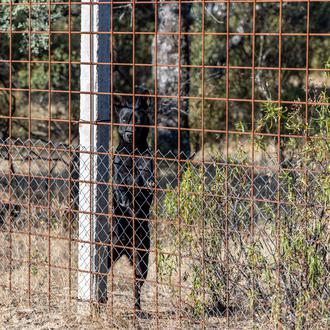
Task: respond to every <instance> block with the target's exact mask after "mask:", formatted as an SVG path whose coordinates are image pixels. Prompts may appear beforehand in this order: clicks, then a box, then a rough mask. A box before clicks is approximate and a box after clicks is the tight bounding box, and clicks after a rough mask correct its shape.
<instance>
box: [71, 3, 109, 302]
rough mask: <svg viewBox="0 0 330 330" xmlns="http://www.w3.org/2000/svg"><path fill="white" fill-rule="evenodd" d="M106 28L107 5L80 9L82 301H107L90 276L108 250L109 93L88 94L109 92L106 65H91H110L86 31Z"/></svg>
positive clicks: (100, 282)
mask: <svg viewBox="0 0 330 330" xmlns="http://www.w3.org/2000/svg"><path fill="white" fill-rule="evenodd" d="M93 1H95V0H92V2H93ZM91 23H92V24H91ZM110 26H111V25H110V4H95V5H93V4H83V5H82V6H81V32H82V35H81V62H82V63H91V64H82V65H81V75H80V90H81V92H82V93H81V95H80V121H81V124H80V127H79V136H80V146H81V152H80V185H79V187H80V190H79V211H80V212H79V240H80V241H82V242H80V243H79V248H78V269H79V272H78V299H79V300H81V301H89V300H94V299H97V300H105V299H106V297H107V276H106V275H93V274H92V273H91V272H94V274H95V272H97V273H103V274H107V272H108V266H107V265H108V261H107V258H108V250H109V249H108V247H107V246H104V245H103V243H106V244H108V243H109V219H108V216H107V214H108V213H109V206H108V205H109V203H108V202H109V200H108V198H109V186H108V183H109V171H110V164H109V141H110V126H109V124H110V95H98V94H93V93H95V92H106V93H110V65H109V64H93V63H102V62H103V63H109V62H110V34H105V35H103V34H102V35H97V34H90V32H98V31H102V32H110ZM86 32H87V33H86ZM84 33H86V34H84ZM89 93H91V94H89ZM102 123H103V125H102ZM104 124H105V125H104ZM98 152H103V153H104V152H105V153H106V154H105V155H100V154H98ZM93 182H94V183H93ZM95 182H96V183H95ZM95 213H96V214H95ZM100 213H102V214H100ZM92 242H96V244H92ZM98 243H99V244H98Z"/></svg>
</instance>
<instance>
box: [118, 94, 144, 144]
mask: <svg viewBox="0 0 330 330" xmlns="http://www.w3.org/2000/svg"><path fill="white" fill-rule="evenodd" d="M149 106H150V104H149V98H148V97H139V96H137V97H136V98H135V104H134V108H133V104H132V103H126V104H125V105H124V106H123V107H122V108H121V110H120V112H119V123H120V126H119V129H118V132H119V135H120V137H121V139H122V140H123V141H124V142H125V143H132V142H133V136H134V138H135V144H136V145H137V146H138V145H139V144H144V143H146V141H147V138H148V133H149V127H146V126H148V125H150V120H149V115H148V110H149Z"/></svg>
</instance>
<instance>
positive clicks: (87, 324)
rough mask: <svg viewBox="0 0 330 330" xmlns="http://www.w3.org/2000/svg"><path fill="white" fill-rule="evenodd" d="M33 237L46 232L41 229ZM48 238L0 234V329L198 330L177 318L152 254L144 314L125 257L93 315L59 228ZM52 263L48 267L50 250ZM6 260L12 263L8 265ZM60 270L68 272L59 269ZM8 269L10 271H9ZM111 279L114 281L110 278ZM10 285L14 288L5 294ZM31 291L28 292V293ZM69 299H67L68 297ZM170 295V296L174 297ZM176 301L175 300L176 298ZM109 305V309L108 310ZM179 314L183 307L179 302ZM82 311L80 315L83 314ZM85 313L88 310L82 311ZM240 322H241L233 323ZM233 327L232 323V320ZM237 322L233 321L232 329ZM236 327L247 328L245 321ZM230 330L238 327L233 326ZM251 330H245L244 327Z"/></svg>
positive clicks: (215, 323) (215, 321)
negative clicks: (82, 299)
mask: <svg viewBox="0 0 330 330" xmlns="http://www.w3.org/2000/svg"><path fill="white" fill-rule="evenodd" d="M35 234H38V235H40V234H46V232H45V231H44V230H43V229H42V228H39V229H38V230H35ZM51 234H52V236H54V237H58V238H52V239H51V240H48V238H47V237H45V238H44V237H39V236H35V235H31V247H30V256H31V266H30V267H29V265H28V259H29V244H28V242H29V235H28V234H23V233H22V234H19V233H15V234H12V235H11V237H10V235H9V233H8V232H7V233H6V232H0V258H1V259H0V260H1V263H0V285H1V287H0V325H1V327H0V328H3V329H102V328H105V327H106V328H107V329H133V328H134V329H155V328H159V329H179V328H192V329H199V328H200V327H201V320H193V319H191V318H189V315H188V314H187V316H186V317H187V320H186V319H185V315H184V314H181V320H180V318H179V314H178V313H176V311H178V310H179V303H180V302H179V299H178V294H175V295H173V291H171V287H170V286H168V285H165V284H160V283H158V284H157V285H156V283H155V282H154V281H155V280H156V264H155V256H154V255H151V260H150V267H149V275H148V281H147V283H146V284H145V285H144V287H143V292H142V305H143V310H144V315H142V316H140V317H137V318H136V317H135V316H134V312H133V309H132V308H133V284H134V280H133V270H132V267H131V266H130V264H129V262H128V260H127V259H125V258H122V259H121V260H120V261H119V262H117V263H116V264H115V267H114V269H113V274H110V275H109V303H108V305H107V306H103V307H101V309H100V310H99V311H98V312H97V311H96V309H95V308H94V307H93V306H91V305H90V304H89V303H84V304H82V303H78V302H77V301H76V299H75V297H76V296H77V290H76V283H77V272H76V271H74V270H71V271H69V268H68V265H69V261H70V253H69V245H68V244H69V243H68V241H67V240H65V239H61V238H60V237H63V234H64V232H63V230H56V231H52V233H51ZM49 247H50V249H51V250H50V257H51V264H52V265H53V266H54V267H49V260H48V255H49V254H48V249H49ZM10 256H11V258H12V260H11V261H10ZM71 264H72V268H73V269H75V268H76V267H77V244H75V243H73V244H72V251H71ZM58 267H64V268H66V269H59V268H58ZM10 270H11V271H10ZM111 276H113V279H114V280H113V281H112V280H111ZM10 282H11V287H12V290H11V291H10V290H9V284H10ZM29 291H30V294H29ZM70 297H71V299H70ZM173 297H174V298H173ZM175 297H176V298H177V299H175ZM111 306H112V307H111ZM181 306H182V311H183V313H184V310H185V307H184V306H185V305H184V302H183V299H182V300H181ZM82 311H83V312H82ZM86 311H87V312H86ZM225 321H226V320H225V318H222V317H218V318H209V319H207V324H206V326H207V328H209V329H218V328H219V327H221V326H223V325H224V323H225ZM236 321H237V322H240V321H239V320H236ZM235 323H236V322H235ZM237 324H239V323H236V326H237ZM244 324H245V325H244V326H243V323H241V325H240V326H239V327H238V328H240V329H242V328H244V327H245V328H246V327H247V323H246V322H244ZM236 326H235V327H233V328H237V327H236ZM248 328H249V327H248Z"/></svg>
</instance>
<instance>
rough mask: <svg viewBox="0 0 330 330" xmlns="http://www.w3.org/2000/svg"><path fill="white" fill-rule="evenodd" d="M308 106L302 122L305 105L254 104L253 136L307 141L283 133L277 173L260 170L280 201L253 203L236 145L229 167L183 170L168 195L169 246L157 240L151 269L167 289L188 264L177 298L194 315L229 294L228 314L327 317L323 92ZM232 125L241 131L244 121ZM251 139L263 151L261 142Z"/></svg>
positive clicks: (327, 114) (294, 321)
mask: <svg viewBox="0 0 330 330" xmlns="http://www.w3.org/2000/svg"><path fill="white" fill-rule="evenodd" d="M311 101H313V104H314V105H313V106H312V107H311V111H310V113H309V119H308V121H306V118H305V117H304V116H305V111H304V110H305V107H304V106H302V105H299V104H298V105H295V106H294V107H291V108H288V107H282V106H278V105H277V104H276V103H273V102H265V103H264V104H263V105H262V107H261V111H262V116H261V117H260V118H259V120H258V121H257V125H256V131H261V132H269V131H270V130H271V129H272V128H274V127H275V128H277V127H278V124H279V123H281V131H282V130H283V131H285V133H286V134H288V135H289V136H290V135H295V134H299V135H303V136H304V135H305V136H306V138H305V139H298V138H294V137H289V138H288V140H287V143H286V144H285V145H282V146H281V149H282V150H281V152H282V159H281V164H279V165H280V169H279V172H277V173H275V172H274V173H265V175H267V176H268V180H276V182H277V183H276V184H275V186H273V187H272V185H270V186H269V189H274V196H277V194H279V195H278V196H279V198H280V201H281V202H280V204H276V202H275V200H274V201H273V202H268V201H267V202H266V201H264V202H262V201H256V200H254V199H252V198H251V182H250V181H251V177H250V172H249V171H246V170H245V168H244V165H248V160H249V159H248V154H247V153H246V152H245V151H244V149H240V145H239V144H235V145H236V149H240V150H239V151H238V152H237V153H236V155H237V158H235V159H233V158H229V159H228V162H229V163H228V165H227V166H224V165H221V163H217V162H215V164H214V165H213V166H212V169H210V167H206V166H202V167H198V166H196V165H192V164H190V165H188V166H187V167H185V170H184V172H183V174H182V177H181V180H180V185H179V189H178V190H177V192H173V191H171V192H168V193H166V195H165V199H164V208H163V213H162V214H161V216H162V217H164V218H165V219H167V221H172V224H171V225H170V226H169V228H168V229H167V230H166V231H165V232H166V238H167V239H166V242H167V244H168V245H166V246H164V243H163V246H162V249H161V250H160V254H159V258H158V267H159V270H160V272H161V274H162V280H164V281H166V282H169V283H173V282H174V281H175V278H176V277H177V276H178V274H177V270H178V268H179V263H180V262H182V260H185V263H186V264H181V269H184V277H183V278H184V281H185V285H187V286H188V287H189V290H188V291H187V292H186V295H185V296H184V298H183V300H184V301H185V303H186V304H187V306H189V308H190V311H191V315H192V316H194V317H197V318H199V317H202V316H203V315H214V313H215V311H216V308H217V306H219V305H220V306H221V305H224V304H225V302H226V297H227V294H229V297H230V298H229V306H228V307H229V308H230V307H233V308H235V305H239V308H240V310H241V309H244V308H246V312H247V313H248V312H249V310H250V311H251V312H252V311H253V312H254V313H259V314H260V315H259V316H260V318H264V317H267V318H268V319H269V320H271V321H272V322H273V324H274V325H276V324H279V323H281V324H282V325H283V326H287V327H288V328H297V329H301V328H308V327H311V326H313V327H314V326H317V327H321V328H322V327H323V326H325V324H327V323H326V322H328V321H329V318H330V315H329V310H330V296H329V290H330V287H329V276H330V263H329V260H330V259H329V246H330V226H329V220H330V213H329V206H330V167H329V161H330V158H329V156H330V149H329V148H330V145H329V143H330V142H329V138H330V135H329V133H330V130H329V118H330V107H329V106H328V105H327V103H329V97H328V94H327V90H326V87H324V89H323V90H321V91H319V93H318V96H317V97H316V98H315V99H314V100H311ZM237 127H238V128H239V129H240V130H241V131H244V130H245V129H246V128H245V126H244V124H242V123H240V124H239V125H238V126H237ZM257 143H258V146H259V147H260V148H262V149H263V150H267V139H266V138H264V139H263V140H262V141H261V140H257ZM235 165H239V166H235ZM210 173H212V174H210ZM210 175H211V179H210ZM255 175H256V174H255ZM255 180H256V179H255ZM254 185H256V183H254ZM264 185H265V183H264ZM278 187H281V188H280V190H278ZM254 189H255V190H256V189H257V188H256V186H255V188H254ZM265 197H266V196H265ZM266 199H267V198H266ZM251 210H253V213H252V214H254V215H253V216H251ZM261 215H262V216H261ZM168 238H169V239H168ZM169 250H170V251H171V253H170V254H166V252H167V253H168V251H169ZM179 254H180V255H181V259H180V258H179ZM169 255H170V256H171V257H168V256H169ZM182 256H184V257H185V258H184V259H183V258H182ZM169 259H170V260H171V261H170V263H169ZM165 260H166V261H165ZM169 264H170V266H169ZM186 269H187V270H186ZM173 294H177V292H174V293H173Z"/></svg>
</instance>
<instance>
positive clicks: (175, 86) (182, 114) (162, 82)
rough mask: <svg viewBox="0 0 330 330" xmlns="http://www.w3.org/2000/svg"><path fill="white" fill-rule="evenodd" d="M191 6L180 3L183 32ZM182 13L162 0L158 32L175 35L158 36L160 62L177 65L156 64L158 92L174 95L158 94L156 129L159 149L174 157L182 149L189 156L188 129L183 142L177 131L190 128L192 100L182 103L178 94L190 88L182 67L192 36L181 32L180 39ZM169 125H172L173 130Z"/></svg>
mask: <svg viewBox="0 0 330 330" xmlns="http://www.w3.org/2000/svg"><path fill="white" fill-rule="evenodd" d="M190 8H191V5H190V4H182V5H181V27H180V31H181V32H188V31H189V25H190ZM179 12H180V11H179V5H173V4H162V2H160V5H159V9H158V32H159V33H161V32H166V33H169V32H173V33H174V34H173V35H161V34H160V35H158V37H157V64H158V65H175V66H170V67H168V66H157V84H158V95H159V96H173V98H162V97H159V98H158V101H157V102H158V114H157V124H158V127H159V128H158V132H157V149H158V150H159V151H160V153H161V154H163V155H169V153H171V154H172V155H173V156H175V157H176V156H177V155H178V151H180V154H181V158H189V156H190V144H189V131H187V130H182V131H180V144H179V134H178V128H188V127H189V101H188V99H180V104H179V102H178V95H179V94H180V96H188V95H189V89H190V83H189V78H190V72H189V68H187V67H182V66H184V65H187V64H190V58H189V57H190V52H189V36H188V35H181V38H180V37H179V36H178V34H177V33H178V32H179V28H178V27H179ZM179 40H180V41H179ZM179 47H180V52H181V56H180V57H181V59H180V63H179V58H178V57H179V51H178V49H179ZM154 55H155V54H154ZM154 62H155V56H154ZM179 84H180V86H179ZM165 127H166V128H165ZM167 127H171V128H172V127H173V129H169V128H167ZM178 149H179V150H178Z"/></svg>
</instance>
